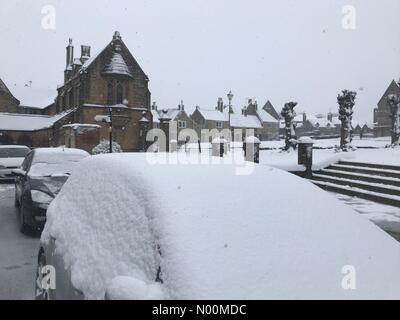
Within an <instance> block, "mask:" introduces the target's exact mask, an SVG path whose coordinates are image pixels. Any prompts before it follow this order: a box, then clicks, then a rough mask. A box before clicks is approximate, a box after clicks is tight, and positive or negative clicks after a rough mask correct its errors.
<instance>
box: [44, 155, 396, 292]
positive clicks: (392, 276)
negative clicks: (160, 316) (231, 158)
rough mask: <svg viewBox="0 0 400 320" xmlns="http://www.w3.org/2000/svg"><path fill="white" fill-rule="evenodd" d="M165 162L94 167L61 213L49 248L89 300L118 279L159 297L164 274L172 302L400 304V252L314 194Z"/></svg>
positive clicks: (268, 175) (224, 167) (109, 162)
mask: <svg viewBox="0 0 400 320" xmlns="http://www.w3.org/2000/svg"><path fill="white" fill-rule="evenodd" d="M166 156H167V154H163V153H158V154H147V155H146V154H118V155H101V156H94V157H90V158H87V159H84V160H83V161H82V162H80V165H79V166H78V167H77V169H76V171H75V172H74V173H73V174H72V176H71V177H70V179H69V180H68V182H67V183H66V184H65V185H64V187H63V189H62V191H61V192H60V194H59V195H58V196H57V198H56V199H55V201H53V203H52V204H51V206H50V208H49V210H48V212H47V218H48V221H47V224H46V227H45V230H44V232H43V235H42V242H43V243H48V241H49V240H50V239H51V237H54V238H55V239H56V245H57V253H58V254H60V255H61V256H62V257H63V259H64V261H65V263H66V266H65V267H67V268H70V270H71V276H72V283H73V285H74V287H75V288H76V289H78V290H81V291H82V292H83V293H84V294H85V296H86V297H87V298H89V299H92V298H94V299H96V298H99V299H102V298H103V297H104V293H105V290H106V287H107V286H108V285H109V284H110V283H111V282H112V280H113V279H114V278H115V277H117V276H128V277H131V278H132V279H136V280H133V282H135V281H141V282H140V283H146V284H148V285H149V286H150V285H151V284H154V281H155V279H156V274H157V270H158V268H159V267H161V270H162V278H163V284H162V286H161V287H162V290H163V292H164V294H165V297H166V298H172V299H282V298H283V299H307V298H318V299H329V298H332V299H360V298H396V299H398V298H400V275H399V270H400V244H399V243H397V242H396V241H395V240H394V239H392V238H391V237H390V236H388V235H387V234H386V233H384V232H383V231H382V230H380V229H379V228H378V227H377V226H375V225H374V224H372V223H371V222H369V221H367V220H366V219H365V218H363V217H360V216H359V215H358V214H357V213H356V212H355V211H353V210H351V209H349V208H348V207H346V206H345V205H344V204H342V203H340V202H339V201H338V200H337V199H335V198H334V197H333V196H332V195H330V194H329V193H327V192H325V191H323V190H321V189H319V188H317V187H316V186H314V185H313V184H312V183H311V182H309V181H306V180H303V179H301V178H299V177H296V176H294V175H291V174H289V173H286V172H284V171H281V170H278V169H273V168H270V167H267V166H257V165H254V164H250V163H247V162H245V163H243V164H241V165H239V164H236V165H235V164H219V165H218V164H188V163H186V164H181V165H177V164H176V163H174V162H172V163H171V164H162V163H163V160H164V159H165V157H166ZM218 159H219V158H218ZM245 165H246V166H250V167H249V168H251V169H252V170H249V171H248V173H249V174H247V175H244V174H243V173H242V174H240V175H238V174H237V173H238V172H237V171H236V169H237V168H238V166H245ZM255 195H256V196H255ZM157 248H159V250H158V249H157ZM388 261H390V263H388ZM348 265H351V266H354V268H356V270H357V272H358V273H357V275H358V277H359V279H362V281H359V282H358V283H357V285H358V286H357V290H344V289H343V288H342V281H343V277H344V275H343V274H342V271H343V268H344V267H345V266H348ZM346 270H347V269H346Z"/></svg>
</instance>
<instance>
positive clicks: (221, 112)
mask: <svg viewBox="0 0 400 320" xmlns="http://www.w3.org/2000/svg"><path fill="white" fill-rule="evenodd" d="M232 111H233V113H231V115H230V116H229V107H228V106H225V105H224V102H223V100H222V98H219V99H218V103H217V107H216V108H215V110H206V109H202V108H200V107H197V108H196V110H195V111H194V112H193V114H192V116H191V118H192V119H193V121H194V122H195V123H196V124H197V125H198V127H199V130H201V129H208V130H215V129H216V130H219V131H222V130H225V129H228V130H230V131H231V132H232V134H233V133H234V132H235V131H236V134H237V132H239V131H241V133H240V134H237V136H235V137H233V138H234V139H235V140H236V141H242V140H243V137H245V135H246V130H254V134H255V135H256V136H257V137H259V138H260V139H261V140H276V139H279V115H278V113H277V112H276V110H275V109H274V107H273V106H272V104H271V103H270V102H269V101H268V102H267V103H266V105H265V106H264V108H262V109H261V110H260V109H258V105H257V103H253V101H252V100H249V104H248V105H247V106H246V107H244V108H242V110H241V112H240V113H237V112H236V113H235V112H234V110H232Z"/></svg>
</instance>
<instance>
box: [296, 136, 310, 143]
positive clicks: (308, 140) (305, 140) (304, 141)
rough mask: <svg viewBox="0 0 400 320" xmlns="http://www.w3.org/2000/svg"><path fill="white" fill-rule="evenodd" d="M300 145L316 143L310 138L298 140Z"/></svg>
mask: <svg viewBox="0 0 400 320" xmlns="http://www.w3.org/2000/svg"><path fill="white" fill-rule="evenodd" d="M297 142H298V143H314V140H313V139H311V138H310V137H301V138H300V139H298V140H297Z"/></svg>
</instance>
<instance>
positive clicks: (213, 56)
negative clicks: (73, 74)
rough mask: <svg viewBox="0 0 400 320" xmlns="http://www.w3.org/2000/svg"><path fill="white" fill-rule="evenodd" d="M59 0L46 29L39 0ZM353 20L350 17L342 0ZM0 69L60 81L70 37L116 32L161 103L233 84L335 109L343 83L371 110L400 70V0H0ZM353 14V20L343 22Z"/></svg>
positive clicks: (106, 38) (210, 104)
mask: <svg viewBox="0 0 400 320" xmlns="http://www.w3.org/2000/svg"><path fill="white" fill-rule="evenodd" d="M45 5H53V6H54V8H55V9H56V29H55V30H45V29H43V27H42V19H43V17H44V15H43V14H42V13H41V11H42V8H43V6H45ZM345 5H351V6H353V7H354V8H355V10H356V11H355V12H356V22H355V23H356V25H355V26H356V28H355V30H352V29H350V30H349V29H344V28H343V26H342V19H343V17H344V14H343V13H342V9H343V6H345ZM0 8H1V10H0V39H1V59H0V77H1V78H2V79H3V80H4V81H5V82H6V83H7V84H9V85H12V84H14V83H18V84H24V83H26V82H28V81H29V80H31V81H33V85H34V86H37V87H54V90H55V89H56V87H57V85H58V84H61V83H62V81H63V70H64V68H65V47H66V45H67V42H68V38H70V37H71V38H73V40H74V45H75V48H76V49H75V55H77V54H79V53H80V45H81V44H88V45H91V46H92V54H94V53H95V52H96V51H99V50H101V49H102V48H103V47H105V45H107V44H108V43H109V42H110V41H111V39H112V35H113V33H114V31H115V30H119V31H120V32H121V35H122V38H123V40H124V41H125V43H126V44H127V46H128V48H129V49H130V50H131V52H132V54H133V55H134V56H135V58H136V59H137V61H138V62H139V64H140V65H141V66H142V68H143V69H144V71H145V72H146V73H147V75H148V76H149V77H150V90H151V92H152V100H153V101H157V103H158V105H159V106H160V107H176V106H177V105H178V103H179V102H180V100H181V99H183V100H184V102H185V105H186V106H187V108H189V109H192V108H194V107H195V106H196V105H199V106H202V107H204V108H214V106H215V105H216V102H217V98H218V97H220V96H221V97H224V99H225V100H227V99H226V94H227V93H228V92H229V90H232V91H233V93H234V94H235V98H234V104H235V105H236V106H238V107H242V106H243V105H245V103H246V101H247V99H248V98H253V99H256V100H257V101H258V102H259V104H264V103H265V102H266V101H267V100H268V99H269V100H271V102H272V103H273V105H274V106H275V107H276V109H277V110H281V108H282V106H283V104H284V102H287V101H290V100H295V101H298V102H299V105H298V107H297V111H298V112H300V111H303V110H305V111H307V112H309V113H326V112H328V111H336V110H337V103H336V97H337V94H338V92H339V91H340V90H342V89H352V90H358V91H359V92H358V99H357V105H356V110H355V118H357V119H360V120H362V121H371V120H372V112H373V111H372V110H373V108H374V107H375V106H376V103H377V102H378V100H379V98H380V97H381V96H382V95H383V93H384V90H385V88H386V87H387V86H388V85H389V83H390V81H391V80H392V79H394V78H395V79H398V78H399V77H400V28H399V26H398V24H399V12H400V1H399V0H383V1H382V0H379V1H378V0H360V1H355V0H348V1H342V0H323V1H321V0H314V1H312V0H308V1H307V0H276V1H270V0H247V1H238V0H226V1H225V0H213V1H211V0H210V1H209V0H201V1H200V0H190V1H188V0H181V1H179V0H168V1H166V0H149V1H144V0H141V1H132V0H110V1H108V0H95V1H94V0H91V1H83V0H81V1H78V0H58V1H57V0H54V1H51V0H46V1H41V0H0ZM346 21H347V20H346Z"/></svg>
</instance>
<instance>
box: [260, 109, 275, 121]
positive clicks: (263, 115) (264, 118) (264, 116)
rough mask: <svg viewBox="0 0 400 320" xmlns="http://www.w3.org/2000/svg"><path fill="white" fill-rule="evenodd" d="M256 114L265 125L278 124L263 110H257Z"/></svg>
mask: <svg viewBox="0 0 400 320" xmlns="http://www.w3.org/2000/svg"><path fill="white" fill-rule="evenodd" d="M257 113H258V115H259V116H260V118H261V120H262V121H263V122H267V123H278V122H279V121H278V120H276V119H275V118H274V117H273V116H271V115H270V114H269V113H268V112H267V111H265V110H258V111H257Z"/></svg>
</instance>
